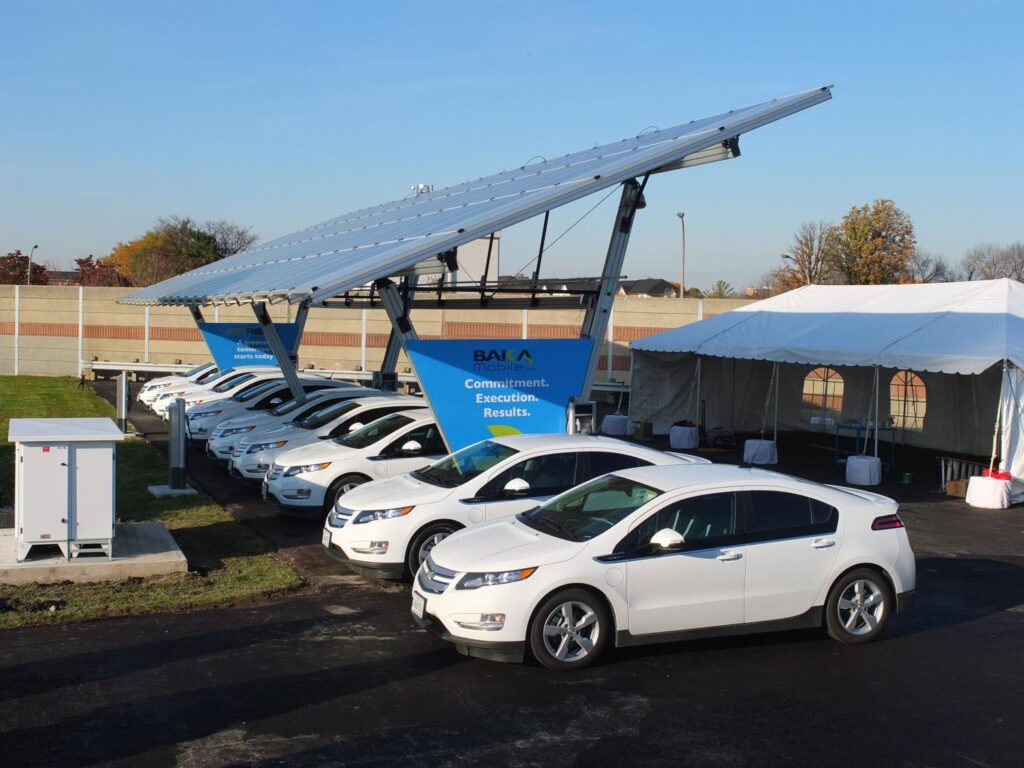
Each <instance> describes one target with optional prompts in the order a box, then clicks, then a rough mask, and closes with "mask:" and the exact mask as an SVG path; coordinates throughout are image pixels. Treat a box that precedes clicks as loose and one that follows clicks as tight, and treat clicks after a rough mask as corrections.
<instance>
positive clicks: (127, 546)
mask: <svg viewBox="0 0 1024 768" xmlns="http://www.w3.org/2000/svg"><path fill="white" fill-rule="evenodd" d="M39 551H40V550H39V548H38V547H35V548H33V550H32V552H33V554H30V555H29V559H28V560H26V561H25V562H23V563H19V562H18V561H17V554H16V552H17V547H16V541H15V535H14V529H6V530H0V584H53V583H56V582H60V581H76V582H87V581H120V580H122V579H134V578H145V577H147V576H166V575H168V574H171V573H185V572H186V571H188V561H187V560H186V559H185V555H184V554H182V552H181V549H179V548H178V543H177V542H176V541H175V540H174V537H173V536H171V534H170V533H169V532H168V530H167V528H165V527H164V524H163V523H155V522H154V523H118V524H117V526H116V528H115V530H114V556H113V557H112V558H109V559H108V558H106V557H101V556H95V555H89V556H84V557H78V558H74V559H72V560H70V561H69V560H65V559H64V556H63V555H62V554H60V553H59V552H58V553H54V554H52V555H50V554H49V553H47V554H46V555H40V556H36V555H35V554H34V553H35V552H39Z"/></svg>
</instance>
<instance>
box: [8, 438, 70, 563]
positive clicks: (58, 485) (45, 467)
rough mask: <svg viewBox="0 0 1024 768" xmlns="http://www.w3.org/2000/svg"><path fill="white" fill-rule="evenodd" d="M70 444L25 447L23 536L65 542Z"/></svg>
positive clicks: (29, 539) (32, 541)
mask: <svg viewBox="0 0 1024 768" xmlns="http://www.w3.org/2000/svg"><path fill="white" fill-rule="evenodd" d="M68 454H69V450H68V446H67V445H25V446H23V447H22V463H21V467H20V470H21V477H20V478H19V479H20V481H21V501H22V503H23V504H24V508H23V510H22V516H21V525H22V529H23V531H24V532H23V534H22V540H23V541H25V542H26V543H29V544H38V543H46V542H53V543H54V544H56V543H57V542H60V543H62V544H63V543H64V542H65V541H67V538H68V523H67V521H68Z"/></svg>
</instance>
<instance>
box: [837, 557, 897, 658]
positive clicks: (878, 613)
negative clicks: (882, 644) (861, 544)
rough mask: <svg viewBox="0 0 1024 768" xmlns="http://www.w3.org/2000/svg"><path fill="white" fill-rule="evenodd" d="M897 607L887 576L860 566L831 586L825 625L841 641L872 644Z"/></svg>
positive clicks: (854, 643) (850, 643)
mask: <svg viewBox="0 0 1024 768" xmlns="http://www.w3.org/2000/svg"><path fill="white" fill-rule="evenodd" d="M895 609H896V600H895V598H894V597H893V594H892V590H891V589H890V588H889V584H888V582H887V581H886V579H885V577H884V576H882V574H880V573H879V572H878V571H876V570H873V569H871V568H857V569H855V570H852V571H850V572H849V573H847V574H846V575H844V576H843V577H842V578H841V579H839V581H837V582H836V583H835V584H834V585H833V586H832V590H831V591H830V592H829V594H828V600H827V601H826V602H825V626H826V628H827V629H828V634H829V637H831V638H832V639H833V640H838V641H839V642H840V643H846V644H848V645H859V644H861V643H870V642H871V641H872V640H874V639H875V638H877V637H878V636H879V635H880V634H881V633H882V630H884V629H885V625H886V624H887V623H888V621H889V615H890V614H891V613H893V612H894V611H895Z"/></svg>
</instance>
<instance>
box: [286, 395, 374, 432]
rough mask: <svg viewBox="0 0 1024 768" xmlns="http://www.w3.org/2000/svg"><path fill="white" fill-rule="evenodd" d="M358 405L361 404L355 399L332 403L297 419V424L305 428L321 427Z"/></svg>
mask: <svg viewBox="0 0 1024 768" xmlns="http://www.w3.org/2000/svg"><path fill="white" fill-rule="evenodd" d="M358 407H359V405H358V403H356V401H355V400H342V401H341V402H338V403H331V404H330V405H325V406H324V407H322V408H318V409H317V410H315V411H313V412H312V413H311V414H309V415H308V416H303V417H302V418H301V419H296V420H295V426H297V427H302V428H303V429H319V428H320V427H322V426H323V425H324V424H326V423H327V422H329V421H331V420H333V419H336V418H337V417H338V416H341V415H342V414H345V413H348V412H349V411H352V410H355V409H356V408H358Z"/></svg>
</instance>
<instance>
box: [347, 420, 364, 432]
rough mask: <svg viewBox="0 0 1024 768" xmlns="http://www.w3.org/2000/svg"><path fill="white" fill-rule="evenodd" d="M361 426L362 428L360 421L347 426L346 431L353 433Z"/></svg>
mask: <svg viewBox="0 0 1024 768" xmlns="http://www.w3.org/2000/svg"><path fill="white" fill-rule="evenodd" d="M362 426H363V423H362V422H361V421H357V422H356V423H355V424H350V425H349V428H348V431H349V432H355V431H356V430H357V429H359V428H360V427H362Z"/></svg>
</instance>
